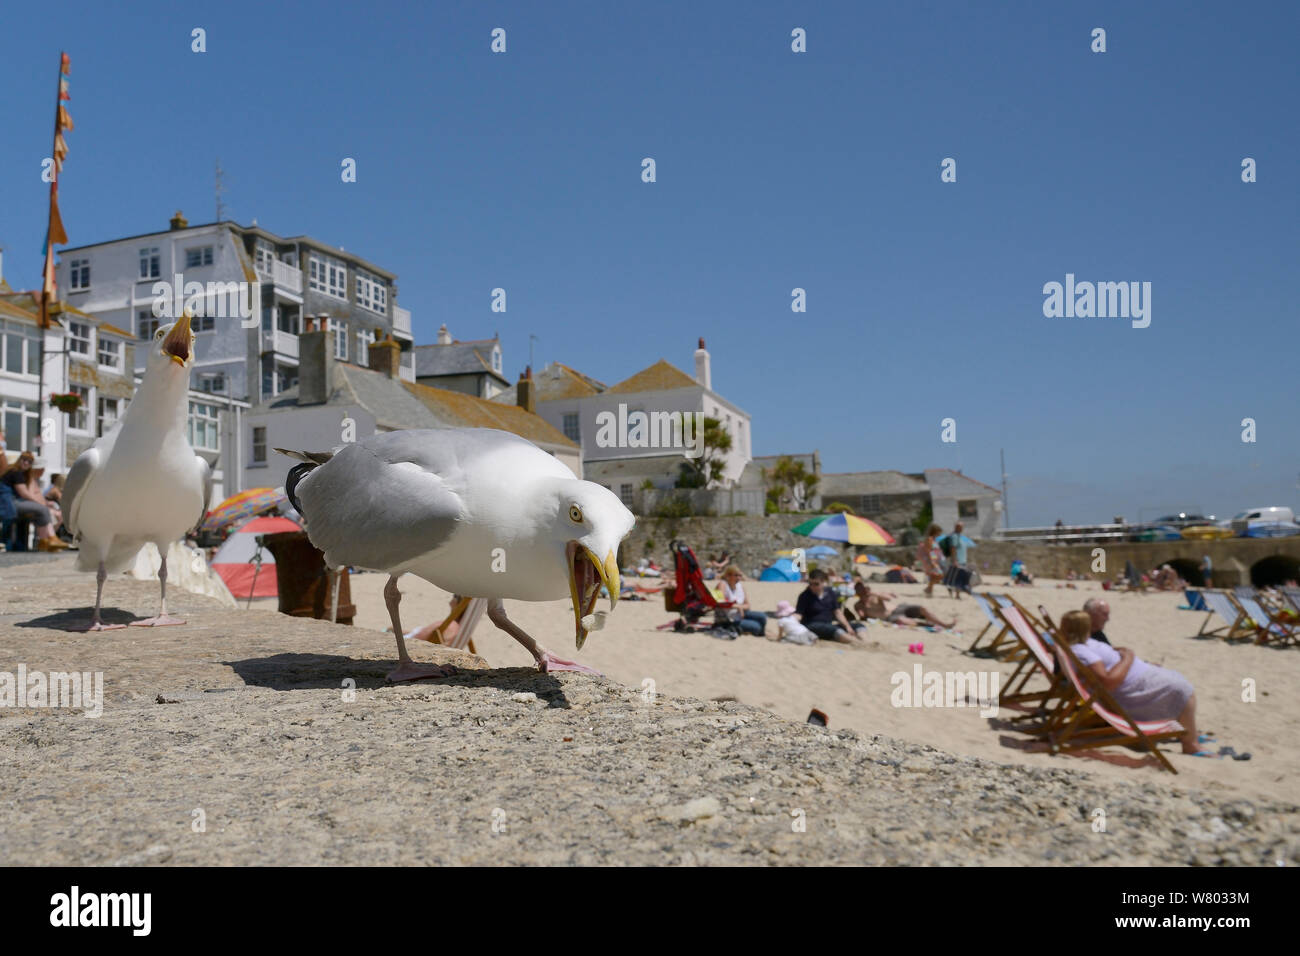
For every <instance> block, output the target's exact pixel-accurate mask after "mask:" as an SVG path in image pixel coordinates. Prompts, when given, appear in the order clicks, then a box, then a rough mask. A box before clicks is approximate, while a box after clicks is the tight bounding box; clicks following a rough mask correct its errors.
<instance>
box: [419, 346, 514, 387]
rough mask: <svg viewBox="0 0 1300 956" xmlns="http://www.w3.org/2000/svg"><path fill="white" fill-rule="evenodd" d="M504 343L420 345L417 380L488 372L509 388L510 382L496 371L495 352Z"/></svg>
mask: <svg viewBox="0 0 1300 956" xmlns="http://www.w3.org/2000/svg"><path fill="white" fill-rule="evenodd" d="M500 344H501V343H500V340H499V339H496V338H491V339H477V340H475V341H472V342H452V343H451V344H450V345H417V346H415V348H414V349H412V351H413V352H415V377H416V379H421V378H429V377H433V376H438V375H478V374H482V373H484V372H486V373H488V374H489V375H491V376H493V377H494V378H496V379H498V380H500V381H501V382H502V383H503V384H507V385H508V384H509V380H508V379H507V378H506V377H505V376H504V375H502V374H501V373H500V372H498V371H496V369H494V368H493V367H492V351H493V349H495V348H497V347H498V346H499V345H500Z"/></svg>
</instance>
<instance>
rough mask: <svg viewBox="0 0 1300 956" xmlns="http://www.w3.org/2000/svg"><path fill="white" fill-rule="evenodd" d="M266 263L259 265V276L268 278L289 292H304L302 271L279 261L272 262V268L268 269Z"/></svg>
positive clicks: (273, 260)
mask: <svg viewBox="0 0 1300 956" xmlns="http://www.w3.org/2000/svg"><path fill="white" fill-rule="evenodd" d="M266 265H267V264H266V263H265V262H259V263H258V264H257V272H258V274H259V275H263V276H266V277H267V278H269V279H270V280H271V281H272V282H273V283H275V284H276V285H277V286H279V287H280V288H281V289H286V290H288V291H289V292H295V293H301V292H302V270H301V269H298V268H296V267H294V266H291V265H289V263H287V262H281V261H280V260H279V259H272V260H271V263H270V265H271V268H270V269H267V268H266Z"/></svg>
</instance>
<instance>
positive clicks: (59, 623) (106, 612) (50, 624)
mask: <svg viewBox="0 0 1300 956" xmlns="http://www.w3.org/2000/svg"><path fill="white" fill-rule="evenodd" d="M94 614H95V608H94V605H91V604H87V605H86V606H85V607H70V608H64V609H63V610H62V611H55V612H54V613H53V614H46V615H45V616H43V617H34V618H32V619H31V620H30V621H14V622H13V623H14V627H46V628H51V629H53V630H56V631H84V630H85V629H86V628H87V627H88V626H89V625H90V619H91V617H93V616H94ZM99 617H100V620H102V621H103V622H104V623H105V624H130V623H131V622H132V621H143V620H144V619H145V618H144V616H143V615H140V614H133V613H131V612H130V611H123V610H122V609H121V608H118V607H105V608H100V610H99Z"/></svg>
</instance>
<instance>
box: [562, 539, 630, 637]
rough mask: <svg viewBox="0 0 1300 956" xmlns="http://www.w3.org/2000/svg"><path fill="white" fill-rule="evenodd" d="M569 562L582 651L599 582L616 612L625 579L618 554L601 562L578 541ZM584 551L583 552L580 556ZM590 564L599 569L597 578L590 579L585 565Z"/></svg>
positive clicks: (570, 549) (571, 545)
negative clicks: (620, 571) (585, 622)
mask: <svg viewBox="0 0 1300 956" xmlns="http://www.w3.org/2000/svg"><path fill="white" fill-rule="evenodd" d="M566 552H567V556H568V559H569V595H570V597H572V598H573V623H574V631H575V637H576V642H577V646H578V650H582V645H583V644H585V643H586V642H587V634H588V631H587V628H586V627H585V626H584V625H583V623H582V620H583V618H584V617H586V616H587V615H589V614H590V613H591V611H592V609H593V608H594V607H595V606H596V598H597V597H598V596H599V594H600V588H599V587H598V586H597V585H596V583H595V582H596V581H599V582H600V583H601V584H603V585H605V589H606V590H607V591H608V592H609V608H610V610H611V611H612V610H613V609H614V605H615V604H617V603H618V593H619V588H620V587H621V584H622V582H621V580H620V578H619V572H618V560H617V559H616V558H615V556H614V552H613V551H610V552H609V554H607V555H605V560H604V561H601V560H600V559H599V558H597V557H596V555H595V554H594V553H593V552H592V551H591V549H590V548H587V547H585V546H583V545H580V544H578V543H577V542H576V541H570V542H569V546H568V548H567V549H566ZM579 552H581V553H579ZM588 561H590V562H591V566H592V568H594V569H595V575H594V576H593V577H592V578H588V577H587V575H588V574H590V572H588V571H586V570H585V563H586V562H588Z"/></svg>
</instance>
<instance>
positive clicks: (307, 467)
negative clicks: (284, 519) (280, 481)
mask: <svg viewBox="0 0 1300 956" xmlns="http://www.w3.org/2000/svg"><path fill="white" fill-rule="evenodd" d="M319 467H320V465H318V464H316V463H315V462H314V461H308V462H303V463H302V464H301V465H294V466H293V467H292V468H290V469H289V474H288V475H287V476H286V477H285V479H284V493H285V494H286V495H287V496H288V498H289V504H291V505H293V507H294V508H295V510H297V512H298V514H299V515H302V517H303V518H304V519H305V518H306V517H307V516H306V515H305V514H303V510H302V504H301V502H299V501H298V496H297V494H295V492H296V491H297V488H298V482H300V481H302V480H303V479H304V478H306V477H307V476H308V475H310V474H311V473H312V472H313V471H315V470H316V469H317V468H319Z"/></svg>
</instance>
